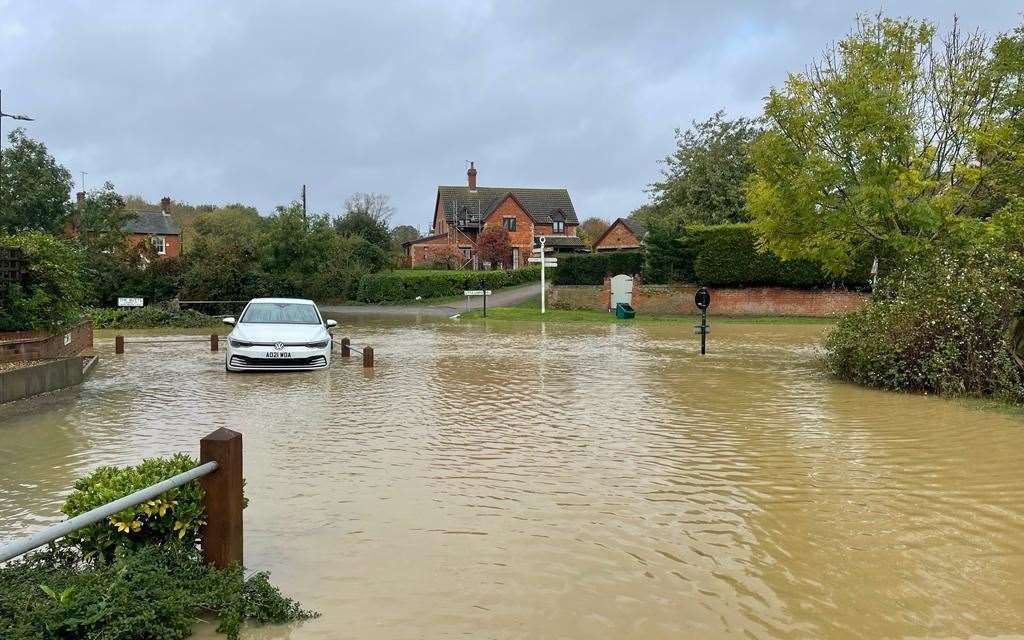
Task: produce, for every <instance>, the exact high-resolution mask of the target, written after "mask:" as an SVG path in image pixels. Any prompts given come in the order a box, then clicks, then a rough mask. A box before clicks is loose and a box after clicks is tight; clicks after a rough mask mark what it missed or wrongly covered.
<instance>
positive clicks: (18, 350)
mask: <svg viewBox="0 0 1024 640" xmlns="http://www.w3.org/2000/svg"><path fill="white" fill-rule="evenodd" d="M92 346H93V343H92V324H91V323H90V322H89V321H85V322H82V323H80V324H77V325H75V326H74V327H71V328H70V329H68V330H67V331H66V332H64V333H58V334H50V333H47V332H46V331H7V332H0V362H22V361H28V360H49V359H52V358H66V357H69V356H76V355H79V354H81V353H82V352H84V351H86V350H88V349H92Z"/></svg>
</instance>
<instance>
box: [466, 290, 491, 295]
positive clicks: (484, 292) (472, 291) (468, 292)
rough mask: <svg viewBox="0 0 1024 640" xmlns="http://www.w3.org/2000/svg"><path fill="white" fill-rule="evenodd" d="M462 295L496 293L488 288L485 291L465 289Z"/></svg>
mask: <svg viewBox="0 0 1024 640" xmlns="http://www.w3.org/2000/svg"><path fill="white" fill-rule="evenodd" d="M462 295H464V296H492V295H494V293H493V292H492V291H491V290H490V289H488V290H486V291H484V290H483V289H469V290H467V291H463V292H462Z"/></svg>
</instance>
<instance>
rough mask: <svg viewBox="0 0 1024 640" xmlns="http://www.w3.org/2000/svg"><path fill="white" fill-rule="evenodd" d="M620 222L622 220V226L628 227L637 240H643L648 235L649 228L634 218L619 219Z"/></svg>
mask: <svg viewBox="0 0 1024 640" xmlns="http://www.w3.org/2000/svg"><path fill="white" fill-rule="evenodd" d="M619 220H622V224H624V225H626V227H627V228H628V229H629V230H630V231H632V232H633V235H634V236H636V239H637V240H643V239H644V236H645V235H647V227H646V226H645V225H644V223H642V222H640V221H639V220H636V219H634V218H619Z"/></svg>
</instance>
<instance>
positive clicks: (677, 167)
mask: <svg viewBox="0 0 1024 640" xmlns="http://www.w3.org/2000/svg"><path fill="white" fill-rule="evenodd" d="M759 131H760V129H759V126H758V124H757V122H756V121H754V120H750V119H748V118H736V119H735V120H730V119H728V118H726V117H725V113H724V112H722V111H719V112H717V113H715V114H714V115H712V116H711V117H710V118H708V119H707V120H704V121H702V122H697V121H694V122H693V124H692V126H691V127H690V128H689V129H687V130H686V131H682V130H680V129H676V132H675V136H676V150H675V152H674V153H673V154H672V155H670V156H668V157H666V158H665V159H664V161H663V162H664V164H665V168H664V170H663V171H662V179H661V180H660V181H659V182H655V183H653V184H652V185H651V186H650V193H651V199H652V202H651V204H652V205H653V206H652V213H656V215H657V217H673V218H677V219H678V220H679V221H681V222H683V223H686V224H722V223H726V222H739V221H741V220H745V219H746V217H747V216H746V213H745V211H744V209H745V201H744V195H743V189H744V184H745V182H746V180H747V178H748V177H749V176H750V173H751V171H752V169H753V167H752V165H751V162H750V143H751V141H752V140H753V139H754V138H755V137H756V136H757V134H758V132H759ZM646 222H650V221H649V220H648V221H646Z"/></svg>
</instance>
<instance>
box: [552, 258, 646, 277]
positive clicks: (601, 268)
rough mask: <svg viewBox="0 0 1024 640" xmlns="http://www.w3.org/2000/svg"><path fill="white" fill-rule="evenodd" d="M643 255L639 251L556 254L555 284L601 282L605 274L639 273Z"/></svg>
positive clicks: (641, 268) (641, 267)
mask: <svg viewBox="0 0 1024 640" xmlns="http://www.w3.org/2000/svg"><path fill="white" fill-rule="evenodd" d="M643 266H644V255H643V254H642V253H640V252H639V251H606V252H601V253H569V254H563V255H559V256H558V267H556V268H555V269H554V274H553V275H552V278H551V280H552V282H554V283H555V284H601V283H602V282H604V277H605V276H606V275H616V274H619V273H625V274H627V275H634V274H638V273H641V271H642V270H643Z"/></svg>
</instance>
